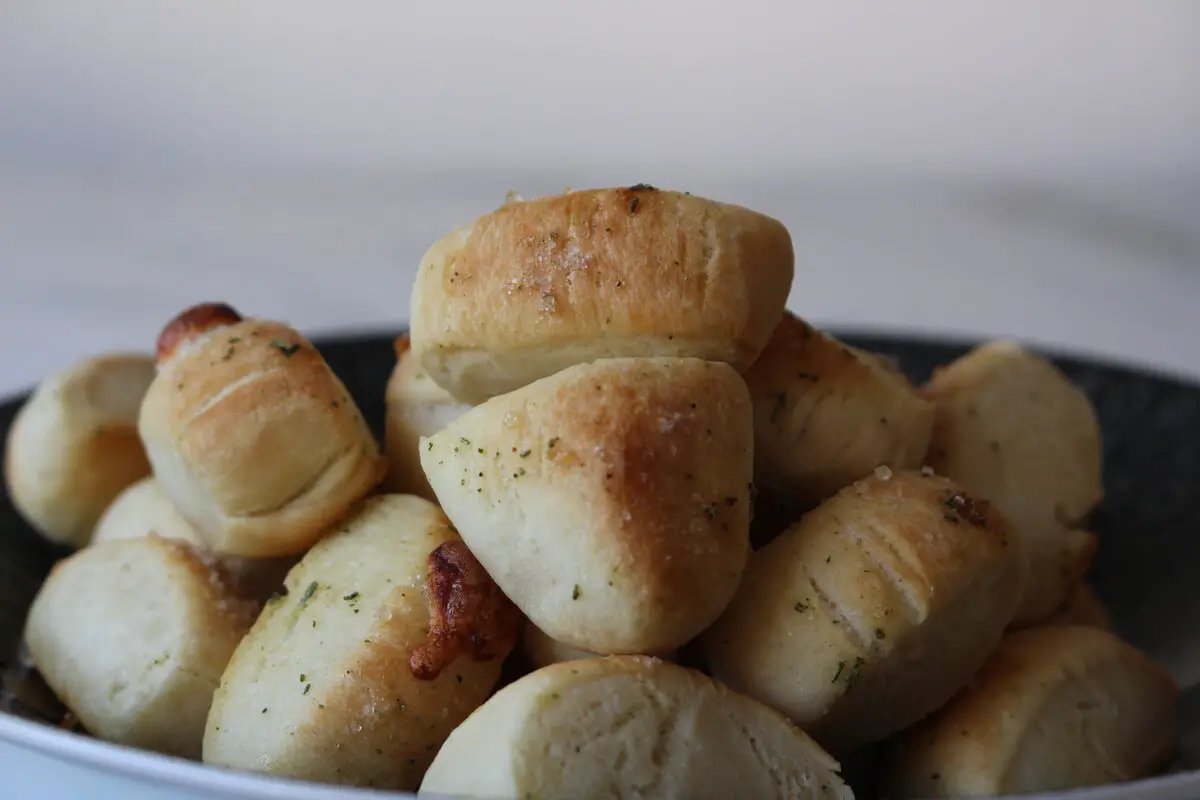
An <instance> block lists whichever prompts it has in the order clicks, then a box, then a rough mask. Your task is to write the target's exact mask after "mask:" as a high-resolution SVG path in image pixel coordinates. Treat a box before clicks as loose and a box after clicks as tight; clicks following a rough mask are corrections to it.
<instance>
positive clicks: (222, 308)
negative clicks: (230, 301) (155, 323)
mask: <svg viewBox="0 0 1200 800" xmlns="http://www.w3.org/2000/svg"><path fill="white" fill-rule="evenodd" d="M241 321H242V315H241V314H239V313H238V312H237V311H235V310H234V309H233V308H232V307H231V306H228V305H226V304H224V303H201V304H200V305H196V306H192V307H191V308H189V309H187V310H185V311H183V312H181V313H180V314H179V315H178V316H176V317H175V319H173V320H171V321H170V322H168V323H167V324H166V327H164V328H163V329H162V333H160V334H159V335H158V343H157V345H156V347H155V356H156V358H157V359H158V362H159V363H162V362H163V361H166V360H167V359H168V358H170V357H171V355H172V354H173V353H174V352H175V349H176V348H177V347H179V345H180V344H182V343H183V342H186V341H187V340H189V339H192V338H194V337H196V336H200V335H201V334H204V333H207V332H208V331H211V330H214V329H216V328H223V327H225V326H226V325H234V324H236V323H238V322H241Z"/></svg>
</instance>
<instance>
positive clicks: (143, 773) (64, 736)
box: [0, 712, 1200, 800]
mask: <svg viewBox="0 0 1200 800" xmlns="http://www.w3.org/2000/svg"><path fill="white" fill-rule="evenodd" d="M0 742H5V743H7V744H10V745H14V746H17V747H22V748H25V749H29V750H34V751H37V752H39V753H41V754H43V755H48V756H51V757H52V758H55V759H58V760H60V761H67V762H71V763H73V764H76V765H80V766H85V767H90V768H92V769H94V770H97V771H100V772H104V773H107V774H109V775H112V776H115V777H120V778H124V779H126V780H129V779H133V780H137V781H139V782H141V783H145V784H155V783H157V784H160V786H159V787H158V788H167V787H165V786H162V784H167V785H169V787H170V788H177V789H191V790H197V791H200V792H207V793H209V794H213V795H215V796H217V797H222V796H225V797H229V798H239V800H285V799H286V800H347V798H349V797H361V798H363V799H364V800H368V799H369V798H378V799H379V800H401V799H402V798H404V799H411V798H416V797H418V795H416V794H409V793H406V792H390V791H383V790H379V789H364V788H358V787H351V786H337V785H333V784H318V783H310V782H307V781H297V780H292V779H288V778H276V777H272V776H269V775H260V774H256V773H253V772H239V771H235V770H230V769H224V768H221V767H214V766H212V765H208V764H201V763H198V762H194V761H188V760H186V759H182V758H177V757H174V756H165V755H161V754H159V753H153V752H150V751H148V750H138V749H135V748H132V747H126V746H124V745H118V744H112V743H110V742H103V741H100V740H99V739H93V738H91V737H88V736H82V735H80V734H77V733H72V732H71V731H66V730H59V729H57V728H51V727H49V726H47V725H45V724H43V723H39V722H33V721H31V720H26V719H21V718H20V717H17V716H15V715H13V714H9V713H6V712H0ZM1198 790H1200V771H1198V772H1181V773H1175V774H1172V775H1160V776H1157V777H1154V778H1144V779H1142V780H1136V781H1127V782H1125V783H1114V784H1109V785H1107V786H1096V787H1090V788H1080V789H1071V790H1067V791H1063V792H1044V793H1041V794H1031V795H1020V797H1021V799H1022V800H1068V798H1069V799H1070V800H1194V798H1196V797H1197V796H1200V791H1198ZM420 797H423V798H430V800H438V796H437V795H424V794H423V795H420ZM442 800H450V798H442Z"/></svg>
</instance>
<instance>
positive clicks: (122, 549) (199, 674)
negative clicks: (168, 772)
mask: <svg viewBox="0 0 1200 800" xmlns="http://www.w3.org/2000/svg"><path fill="white" fill-rule="evenodd" d="M257 609H258V605H257V604H256V603H252V602H249V601H247V600H245V599H243V598H241V597H239V596H238V595H237V594H236V593H235V592H234V591H233V590H232V589H231V588H230V586H229V584H228V583H227V582H226V581H225V580H224V578H223V576H222V575H221V573H220V572H219V570H214V569H213V568H211V567H210V565H209V564H208V563H206V562H205V561H204V560H203V559H202V558H201V557H200V556H199V555H198V554H197V553H196V552H195V551H194V550H193V549H192V548H190V547H189V546H188V545H186V544H184V543H182V542H177V541H173V540H170V539H163V538H159V537H157V536H147V537H142V538H138V539H126V540H122V541H110V542H100V543H97V544H95V545H93V546H91V547H88V548H86V549H84V550H80V551H79V552H78V553H75V554H74V555H72V556H71V557H69V558H67V559H66V560H64V561H60V562H59V563H58V564H56V565H55V566H54V568H53V569H52V570H51V572H50V576H49V577H48V578H47V579H46V582H45V583H44V584H43V585H42V588H41V591H40V592H38V595H37V598H36V599H35V600H34V602H33V606H32V608H31V609H30V611H29V618H28V620H27V622H26V628H25V640H26V642H27V644H28V646H29V652H30V654H31V655H32V657H33V661H34V663H35V664H36V665H37V668H38V671H39V672H40V673H41V675H42V677H43V678H45V680H46V683H47V684H49V686H50V688H51V689H53V690H54V693H55V694H56V695H58V697H59V699H60V700H62V702H63V704H64V705H66V706H67V708H69V709H70V710H71V711H72V712H73V713H74V714H75V715H76V716H77V717H78V718H79V720H80V722H82V723H83V726H84V727H85V728H86V729H87V730H88V731H89V732H91V733H92V734H93V735H95V736H97V737H98V738H100V739H104V740H106V741H110V742H116V743H118V744H124V745H129V746H131V747H140V748H143V749H146V750H155V751H158V752H161V753H169V754H172V755H178V756H184V757H188V758H198V757H199V756H200V742H201V739H202V738H203V736H204V721H205V717H206V716H207V715H208V709H209V706H210V705H211V703H212V696H213V690H215V689H216V688H217V682H218V680H219V679H220V677H221V672H222V671H223V670H224V669H225V664H226V662H227V661H228V660H229V657H230V655H231V654H232V653H233V650H234V648H235V647H236V646H237V644H238V642H239V641H240V640H241V638H242V636H243V635H244V634H245V632H246V629H247V628H249V626H250V623H251V622H252V621H253V619H254V614H255V613H256V612H257Z"/></svg>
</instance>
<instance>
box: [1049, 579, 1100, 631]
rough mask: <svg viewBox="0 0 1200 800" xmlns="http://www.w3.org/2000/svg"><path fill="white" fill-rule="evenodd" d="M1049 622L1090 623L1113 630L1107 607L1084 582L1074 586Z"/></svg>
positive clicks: (1064, 623) (1055, 623) (1058, 623)
mask: <svg viewBox="0 0 1200 800" xmlns="http://www.w3.org/2000/svg"><path fill="white" fill-rule="evenodd" d="M1049 623H1050V624H1053V625H1090V626H1092V627H1093V628H1101V629H1103V630H1106V631H1112V630H1113V625H1112V620H1111V619H1109V616H1108V609H1106V608H1105V607H1104V603H1102V602H1101V601H1100V598H1099V597H1097V596H1096V592H1095V590H1093V589H1092V587H1091V586H1088V585H1087V584H1086V583H1081V584H1079V585H1078V586H1076V587H1075V590H1074V591H1072V592H1071V596H1070V597H1068V598H1067V602H1066V603H1065V604H1064V605H1063V607H1062V608H1060V609H1059V610H1058V613H1056V614H1055V615H1054V616H1053V617H1051V618H1050V619H1049Z"/></svg>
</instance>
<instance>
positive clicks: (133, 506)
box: [92, 475, 295, 600]
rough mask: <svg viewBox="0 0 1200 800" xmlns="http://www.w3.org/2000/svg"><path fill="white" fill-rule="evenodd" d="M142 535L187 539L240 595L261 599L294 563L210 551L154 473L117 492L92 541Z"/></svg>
mask: <svg viewBox="0 0 1200 800" xmlns="http://www.w3.org/2000/svg"><path fill="white" fill-rule="evenodd" d="M143 536H160V537H162V538H164V539H174V540H175V541H179V542H185V543H186V544H188V545H190V546H191V547H193V548H194V549H196V550H197V551H198V552H199V553H200V554H201V555H202V557H205V558H208V559H210V560H213V561H215V562H218V563H219V564H220V568H221V571H222V573H223V574H224V575H225V576H226V577H227V579H228V580H229V581H230V583H231V584H232V586H233V587H234V588H235V589H236V590H237V591H238V593H239V594H243V595H246V596H247V597H256V598H259V599H261V600H266V599H267V596H268V595H270V594H271V593H272V592H274V591H275V589H276V588H278V587H279V585H280V583H282V581H283V577H284V576H285V575H286V574H287V571H288V569H290V568H291V566H292V565H293V564H294V563H295V559H294V558H237V557H236V556H215V555H212V554H209V553H208V552H207V545H206V544H205V542H204V541H203V540H202V539H201V537H200V535H199V534H198V533H196V529H195V528H193V527H192V524H191V523H190V522H188V521H187V520H186V519H184V518H183V515H182V514H180V513H179V511H178V510H177V509H176V508H175V505H174V504H173V503H172V502H171V501H170V500H169V499H168V498H167V496H166V495H165V494H164V493H163V491H162V487H161V486H159V485H158V480H157V479H156V478H155V477H154V476H153V475H147V476H146V477H145V478H142V479H141V480H140V481H138V482H137V483H134V484H133V485H131V486H129V487H128V488H126V489H125V491H123V492H121V493H120V494H119V495H117V498H116V499H115V500H113V501H112V503H111V504H110V505H109V507H108V509H107V510H105V512H104V515H103V516H102V517H100V521H99V522H97V523H96V530H95V533H94V534H93V535H92V543H93V544H96V543H98V542H114V541H119V540H123V539H136V538H140V537H143Z"/></svg>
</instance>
